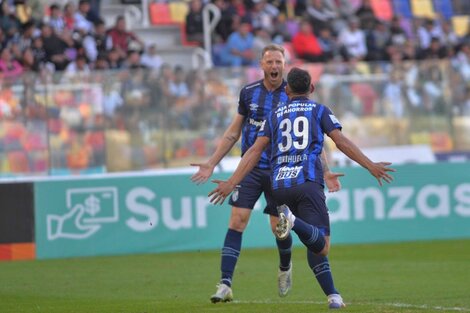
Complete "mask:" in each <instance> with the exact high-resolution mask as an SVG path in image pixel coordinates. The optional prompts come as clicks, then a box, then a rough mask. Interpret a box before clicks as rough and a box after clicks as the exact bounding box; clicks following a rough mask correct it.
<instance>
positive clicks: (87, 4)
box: [78, 0, 101, 25]
mask: <svg viewBox="0 0 470 313" xmlns="http://www.w3.org/2000/svg"><path fill="white" fill-rule="evenodd" d="M91 2H94V4H93V5H94V6H95V7H93V6H92V3H91ZM96 2H98V5H99V2H100V1H99V0H93V1H91V0H80V1H79V2H78V11H79V12H80V13H82V14H83V16H85V18H86V19H87V21H90V22H91V24H92V25H93V24H94V23H96V22H98V21H99V20H101V18H100V16H99V10H95V9H96Z"/></svg>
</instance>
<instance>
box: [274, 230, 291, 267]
mask: <svg viewBox="0 0 470 313" xmlns="http://www.w3.org/2000/svg"><path fill="white" fill-rule="evenodd" d="M276 244H277V249H278V251H279V269H280V270H281V271H287V270H288V269H289V267H290V261H291V257H292V251H291V249H292V235H291V234H289V237H287V238H286V239H284V240H279V239H276Z"/></svg>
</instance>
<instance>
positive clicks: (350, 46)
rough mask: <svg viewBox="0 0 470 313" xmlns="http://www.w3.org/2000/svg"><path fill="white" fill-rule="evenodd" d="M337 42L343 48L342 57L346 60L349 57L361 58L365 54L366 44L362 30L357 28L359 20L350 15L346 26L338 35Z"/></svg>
mask: <svg viewBox="0 0 470 313" xmlns="http://www.w3.org/2000/svg"><path fill="white" fill-rule="evenodd" d="M338 44H339V45H340V47H341V49H342V50H343V53H342V54H343V57H344V58H345V59H346V60H349V59H351V58H354V59H357V60H362V59H364V57H365V56H366V54H367V46H366V39H365V35H364V32H363V31H362V30H361V29H359V20H358V18H356V17H351V18H350V19H349V21H348V27H347V28H345V29H343V30H342V31H341V33H340V34H339V37H338Z"/></svg>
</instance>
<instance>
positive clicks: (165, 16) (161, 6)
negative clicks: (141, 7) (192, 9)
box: [149, 2, 173, 25]
mask: <svg viewBox="0 0 470 313" xmlns="http://www.w3.org/2000/svg"><path fill="white" fill-rule="evenodd" d="M149 16H150V22H151V23H152V24H153V25H162V24H163V25H165V24H172V23H173V20H172V19H171V13H170V7H169V5H168V4H166V3H163V2H154V3H151V4H150V5H149Z"/></svg>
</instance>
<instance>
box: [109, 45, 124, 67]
mask: <svg viewBox="0 0 470 313" xmlns="http://www.w3.org/2000/svg"><path fill="white" fill-rule="evenodd" d="M107 57H108V64H109V69H111V70H116V69H120V68H122V58H121V56H120V53H119V51H118V49H115V48H112V49H111V50H109V51H108V53H107Z"/></svg>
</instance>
